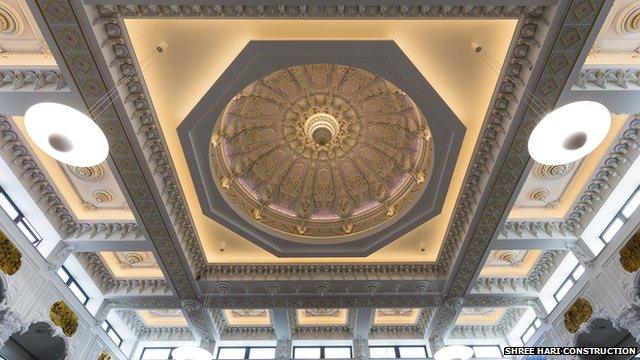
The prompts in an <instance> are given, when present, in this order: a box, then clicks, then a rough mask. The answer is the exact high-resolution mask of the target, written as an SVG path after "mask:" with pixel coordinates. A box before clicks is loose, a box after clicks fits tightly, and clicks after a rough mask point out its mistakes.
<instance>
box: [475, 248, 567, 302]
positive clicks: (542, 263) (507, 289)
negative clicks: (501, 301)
mask: <svg viewBox="0 0 640 360" xmlns="http://www.w3.org/2000/svg"><path fill="white" fill-rule="evenodd" d="M567 252H568V250H547V251H544V252H543V253H542V254H541V255H540V257H539V259H538V261H537V262H536V264H535V265H534V266H533V268H532V269H531V272H530V273H529V275H527V276H526V277H479V278H478V279H476V283H475V285H474V287H473V290H474V292H475V293H494V294H495V293H515V292H525V293H531V292H539V291H540V290H541V289H542V287H543V286H544V284H545V282H546V281H547V280H548V276H549V275H551V274H552V273H553V272H554V271H555V269H556V268H557V267H558V265H560V262H561V261H562V259H564V256H565V255H566V254H567Z"/></svg>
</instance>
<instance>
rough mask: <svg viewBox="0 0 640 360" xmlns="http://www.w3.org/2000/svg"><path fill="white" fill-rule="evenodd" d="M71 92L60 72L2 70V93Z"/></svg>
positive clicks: (0, 76) (0, 87)
mask: <svg viewBox="0 0 640 360" xmlns="http://www.w3.org/2000/svg"><path fill="white" fill-rule="evenodd" d="M7 89H10V90H14V91H17V90H28V91H69V88H68V87H67V83H66V82H65V80H64V78H63V77H62V74H61V73H60V71H58V70H0V91H6V90H7Z"/></svg>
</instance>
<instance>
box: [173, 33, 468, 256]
mask: <svg viewBox="0 0 640 360" xmlns="http://www.w3.org/2000/svg"><path fill="white" fill-rule="evenodd" d="M317 63H333V64H342V65H347V66H353V67H357V68H361V69H364V70H366V71H369V72H371V73H374V74H376V75H378V76H381V77H383V78H385V79H387V80H388V81H390V82H392V83H393V84H395V85H396V86H397V87H398V88H400V89H401V90H402V91H404V92H405V93H406V94H407V95H408V96H409V97H410V98H411V99H413V101H414V102H415V103H416V105H417V107H418V108H419V109H420V111H421V112H422V113H423V114H424V116H425V117H426V118H427V119H429V128H430V130H431V134H432V141H433V146H434V159H433V164H432V172H431V176H430V179H429V183H428V184H427V186H426V189H425V190H424V191H423V192H422V194H421V196H420V198H419V200H418V201H417V202H416V204H415V205H414V206H413V208H412V209H411V210H409V211H408V212H406V213H405V214H404V215H403V216H402V217H400V219H399V220H398V221H396V222H395V224H394V225H392V226H390V227H387V228H385V229H382V230H381V231H379V232H376V228H375V227H374V228H372V229H369V230H366V231H362V232H360V233H358V234H357V235H358V236H357V237H354V238H352V239H353V240H350V241H348V242H335V241H334V242H329V243H325V244H318V243H313V244H311V243H301V242H297V241H296V242H294V241H291V240H288V239H285V238H283V237H279V236H277V235H275V234H272V233H269V232H267V231H264V230H263V229H260V228H259V227H258V226H256V224H253V223H251V222H249V221H247V220H246V219H245V218H243V217H242V216H241V215H239V214H238V213H237V212H236V211H235V210H234V209H233V208H232V207H231V206H229V204H228V203H227V201H226V200H225V199H224V197H223V195H222V194H221V193H220V192H219V189H218V187H217V185H216V183H215V179H214V178H213V173H212V171H210V157H209V154H210V146H212V145H211V134H212V133H213V130H214V128H215V125H216V121H217V119H218V118H219V116H220V114H221V113H222V111H224V109H225V107H226V106H227V104H228V103H229V101H230V100H231V99H232V98H233V97H234V96H236V95H237V94H238V93H239V92H240V91H242V90H243V89H244V88H245V87H247V86H248V85H250V84H251V83H253V82H254V81H256V80H257V79H260V78H262V77H264V76H266V75H268V74H270V73H273V72H275V71H278V70H281V69H285V68H288V67H292V66H299V65H307V64H317ZM212 119H213V121H212ZM464 133H465V127H464V125H463V124H462V122H461V121H460V120H459V119H458V118H457V116H456V115H455V114H454V113H453V111H451V109H450V108H449V107H448V105H447V104H446V103H445V102H444V100H443V99H442V98H441V97H440V96H439V94H438V93H437V92H436V91H435V90H434V89H433V87H432V86H431V85H430V84H429V82H428V81H427V80H426V79H425V78H424V77H423V76H422V74H421V73H420V72H419V71H418V69H417V68H416V67H415V65H413V63H412V62H411V61H410V59H409V58H408V57H407V56H406V55H405V54H404V52H403V51H402V50H401V49H400V48H399V47H398V46H397V44H396V43H395V42H394V41H390V40H381V41H377V40H371V41H349V40H346V41H345V40H337V41H324V40H320V41H319V40H310V41H286V40H283V41H280V40H275V41H270V40H266V41H265V40H260V41H257V40H253V41H250V42H249V43H248V44H247V45H246V46H245V47H244V48H243V49H242V50H241V51H240V53H239V54H238V56H237V57H236V58H235V59H234V60H233V61H232V62H231V63H230V65H229V66H228V67H227V69H226V70H225V71H224V72H223V73H222V74H221V75H220V77H219V78H218V79H217V81H216V82H215V83H214V84H213V85H212V86H211V87H210V88H209V90H208V91H207V92H206V93H205V94H204V95H203V96H202V98H201V99H200V100H199V101H198V103H197V104H196V106H195V107H194V108H193V109H192V110H191V111H190V113H189V114H188V115H187V116H186V117H185V119H184V120H183V121H182V123H181V124H180V125H179V126H178V135H179V138H180V143H181V145H182V149H183V151H184V153H185V157H186V158H187V161H188V164H187V165H188V168H189V173H190V175H191V176H192V179H193V182H194V186H195V188H196V193H197V196H198V199H199V202H200V205H201V210H202V211H203V213H204V215H205V216H207V217H209V218H211V219H213V220H214V221H217V222H218V223H220V224H221V225H223V226H225V227H226V228H228V229H229V230H231V231H233V232H235V233H236V234H238V235H240V236H242V237H244V238H246V239H247V240H249V241H251V242H253V243H254V244H256V245H258V246H260V247H262V248H263V249H265V250H267V251H269V252H271V253H272V254H274V255H276V256H280V257H362V256H367V255H370V254H371V253H373V252H374V251H376V250H377V249H379V248H381V247H382V246H384V245H387V244H388V243H390V242H391V241H393V240H395V239H397V238H399V237H400V236H402V235H404V234H406V233H407V232H409V231H411V230H413V229H415V228H416V227H417V226H419V225H421V224H422V223H424V222H425V221H428V220H429V219H431V218H433V217H434V216H436V215H437V214H439V213H440V211H441V210H442V207H443V203H444V199H445V197H446V192H447V190H448V187H449V183H450V179H451V175H452V173H453V170H454V167H455V164H456V161H457V158H458V153H459V151H460V147H461V145H462V141H463V139H464Z"/></svg>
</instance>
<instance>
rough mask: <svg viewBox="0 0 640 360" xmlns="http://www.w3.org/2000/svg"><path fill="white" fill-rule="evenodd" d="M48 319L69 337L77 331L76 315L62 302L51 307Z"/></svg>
mask: <svg viewBox="0 0 640 360" xmlns="http://www.w3.org/2000/svg"><path fill="white" fill-rule="evenodd" d="M49 317H50V318H51V321H52V322H53V323H54V324H56V325H58V326H60V328H62V332H63V333H64V334H65V335H67V336H69V337H71V336H73V334H75V333H76V330H78V315H76V313H75V312H73V310H72V309H71V308H70V307H69V305H67V304H66V303H65V302H64V301H57V302H55V303H54V304H53V305H51V309H49Z"/></svg>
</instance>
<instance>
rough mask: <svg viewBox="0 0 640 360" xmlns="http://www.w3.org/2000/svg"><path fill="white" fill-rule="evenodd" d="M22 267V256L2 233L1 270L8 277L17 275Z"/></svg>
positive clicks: (0, 236) (0, 244)
mask: <svg viewBox="0 0 640 360" xmlns="http://www.w3.org/2000/svg"><path fill="white" fill-rule="evenodd" d="M21 265H22V254H21V253H20V251H18V249H16V247H15V246H14V245H13V243H12V242H11V241H10V240H9V239H7V237H6V236H5V235H4V234H3V233H2V232H0V270H2V272H4V273H5V274H7V275H13V274H15V273H16V272H17V271H18V270H19V269H20V266H21Z"/></svg>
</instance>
